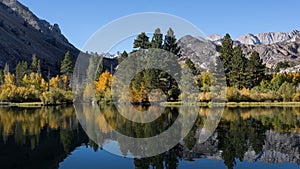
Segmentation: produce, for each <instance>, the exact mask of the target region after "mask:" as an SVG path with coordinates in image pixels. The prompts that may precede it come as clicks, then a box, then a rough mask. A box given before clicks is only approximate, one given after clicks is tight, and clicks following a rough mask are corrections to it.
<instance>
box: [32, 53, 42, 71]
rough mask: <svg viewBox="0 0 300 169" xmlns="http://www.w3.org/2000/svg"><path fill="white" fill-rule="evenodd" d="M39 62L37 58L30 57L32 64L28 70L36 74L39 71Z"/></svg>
mask: <svg viewBox="0 0 300 169" xmlns="http://www.w3.org/2000/svg"><path fill="white" fill-rule="evenodd" d="M39 69H40V68H39V60H38V59H37V57H36V56H35V55H33V56H32V62H31V65H30V70H31V72H34V73H37V72H38V70H39Z"/></svg>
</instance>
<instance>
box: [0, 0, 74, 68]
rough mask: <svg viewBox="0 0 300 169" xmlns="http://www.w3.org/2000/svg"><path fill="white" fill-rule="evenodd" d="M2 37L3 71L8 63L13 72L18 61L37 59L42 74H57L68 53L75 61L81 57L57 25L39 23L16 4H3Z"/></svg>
mask: <svg viewBox="0 0 300 169" xmlns="http://www.w3.org/2000/svg"><path fill="white" fill-rule="evenodd" d="M0 35H1V36H0V68H3V67H4V65H5V63H8V64H9V65H10V71H13V69H14V67H15V66H16V64H17V63H18V62H19V61H21V60H25V61H28V62H31V58H32V55H36V56H37V58H38V59H40V60H41V65H42V70H44V71H46V70H47V69H48V67H50V68H51V72H52V73H53V74H55V73H58V71H59V65H60V62H61V60H62V59H63V57H64V54H65V53H66V51H70V52H71V55H72V57H73V59H74V60H75V58H76V57H77V55H78V53H79V50H78V49H76V48H75V47H74V46H73V45H72V44H71V43H69V42H68V40H67V39H66V38H65V37H64V35H62V34H61V30H60V28H59V26H58V25H57V24H54V25H51V24H50V23H48V22H47V21H45V20H41V19H39V18H38V17H37V16H35V15H34V14H33V13H32V12H31V11H30V10H29V9H28V8H27V7H25V6H24V5H22V4H21V3H19V2H18V1H16V0H0Z"/></svg>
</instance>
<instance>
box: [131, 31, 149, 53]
mask: <svg viewBox="0 0 300 169" xmlns="http://www.w3.org/2000/svg"><path fill="white" fill-rule="evenodd" d="M149 47H150V42H149V37H148V36H147V35H146V33H145V32H142V33H140V34H139V35H138V37H137V38H136V39H135V40H134V43H133V48H136V49H148V48H149Z"/></svg>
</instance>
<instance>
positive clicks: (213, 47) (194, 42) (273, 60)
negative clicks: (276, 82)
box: [178, 30, 300, 72]
mask: <svg viewBox="0 0 300 169" xmlns="http://www.w3.org/2000/svg"><path fill="white" fill-rule="evenodd" d="M222 40H223V37H222V36H219V35H216V34H214V35H211V36H208V37H207V38H206V39H201V38H199V37H192V36H189V35H188V36H184V37H182V38H181V39H179V43H178V44H179V46H180V47H181V54H182V56H183V58H184V59H186V58H190V59H191V60H192V61H193V62H195V64H196V65H197V66H198V67H199V68H204V67H205V66H204V65H203V60H207V59H208V58H209V57H210V56H211V55H215V53H216V52H217V51H218V49H219V48H220V45H221V42H222ZM237 44H241V45H242V49H243V51H244V54H245V55H246V57H250V55H251V53H252V52H253V51H254V50H256V51H257V52H258V53H259V54H260V56H261V58H262V59H263V61H264V63H265V64H266V66H267V67H269V68H272V67H275V66H276V65H277V63H278V62H282V61H288V62H289V64H290V65H291V66H296V65H299V64H300V31H297V30H294V31H292V32H290V33H285V32H269V33H259V34H257V35H252V34H247V35H242V36H240V37H238V38H237V39H236V40H234V45H237ZM205 53H206V54H205ZM296 68H297V67H295V69H296ZM295 69H293V68H292V69H289V70H287V71H289V72H290V71H297V70H298V69H297V70H295Z"/></svg>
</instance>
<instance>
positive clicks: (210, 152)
mask: <svg viewBox="0 0 300 169" xmlns="http://www.w3.org/2000/svg"><path fill="white" fill-rule="evenodd" d="M144 109H145V110H146V109H147V110H148V109H151V108H150V107H137V108H136V110H144ZM179 109H180V108H176V107H167V108H165V109H164V110H163V111H164V113H163V114H162V115H161V116H160V117H159V118H158V119H157V120H155V121H156V122H155V123H153V124H152V123H151V124H149V125H138V124H136V123H133V122H132V121H126V120H124V117H122V116H121V115H120V113H118V111H117V109H116V108H115V107H114V106H110V105H106V106H103V107H101V108H100V110H101V112H102V115H103V116H101V118H100V117H99V119H98V118H95V120H96V121H97V122H98V124H99V126H98V127H99V129H101V131H102V132H103V133H105V134H107V135H111V130H112V129H114V130H118V131H119V132H121V133H123V134H126V135H128V136H131V137H141V138H142V137H151V136H153V135H155V134H158V133H161V132H162V131H163V130H166V129H168V128H169V127H170V126H171V125H173V124H174V121H175V120H176V118H177V117H178V112H179V111H180V110H179ZM76 111H78V110H77V109H76ZM81 111H83V112H84V113H83V114H84V116H85V118H86V119H92V120H93V119H94V118H93V117H90V113H89V110H88V109H84V108H83V109H82V110H81ZM151 111H153V112H154V113H155V111H156V109H155V108H154V109H151ZM157 111H158V109H157ZM186 113H189V112H186ZM197 113H198V115H199V117H198V118H197V120H196V123H195V124H194V125H193V127H192V130H191V131H190V132H189V133H188V135H187V136H186V137H185V138H184V139H183V140H182V141H181V142H180V144H177V145H175V146H174V147H173V148H172V149H170V150H169V151H167V152H165V153H162V154H159V155H156V156H153V157H147V158H129V156H130V155H134V154H135V151H141V150H139V147H136V146H135V145H132V144H125V143H124V142H122V141H121V140H118V139H116V140H107V139H105V137H100V136H99V137H98V139H97V140H96V141H97V144H96V143H95V142H94V141H95V140H94V141H93V140H91V139H90V138H89V137H88V136H87V134H86V132H85V131H84V129H83V127H82V126H81V123H79V122H78V120H77V116H76V113H75V108H74V107H73V106H61V107H43V108H13V107H1V108H0V135H1V138H0V168H1V169H82V168H88V169H94V168H95V169H96V168H104V169H106V168H109V169H113V168H118V169H119V168H126V169H127V168H128V169H133V168H139V169H144V168H158V169H162V168H168V169H175V168H179V169H193V168H195V169H196V168H207V169H212V168H215V169H219V168H221V169H222V168H224V169H227V168H229V169H230V168H243V169H244V168H257V169H259V168H261V169H262V168H264V169H265V168H272V169H273V168H278V169H279V168H285V169H294V168H300V166H299V165H300V108H298V107H273V108H271V107H267V108H225V110H224V112H223V115H222V119H221V121H220V123H219V125H218V127H217V129H216V130H215V131H214V132H213V133H212V135H211V136H210V137H209V138H208V139H207V140H206V141H205V142H203V143H201V142H199V141H198V140H197V139H196V138H195V136H196V135H198V134H199V132H200V131H201V128H202V127H203V125H204V123H205V121H206V120H205V119H206V117H207V116H208V114H209V113H211V112H210V109H209V108H197ZM103 120H106V121H107V122H108V124H109V125H110V126H111V128H110V127H107V126H103ZM84 125H86V124H84ZM85 127H86V126H85ZM105 147H110V148H111V149H115V151H119V152H120V154H121V155H122V156H118V155H114V154H111V153H110V152H107V151H106V150H105V149H106V148H105Z"/></svg>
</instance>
